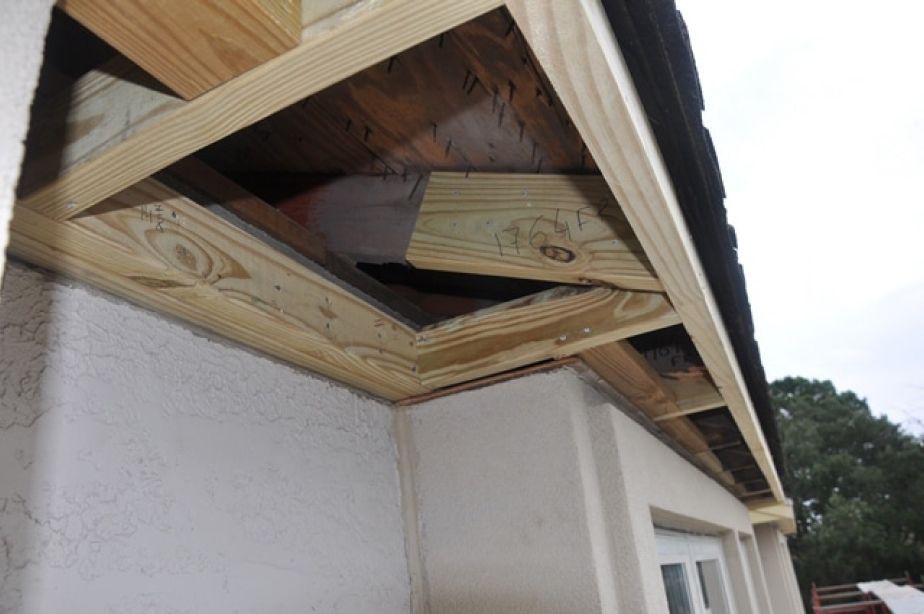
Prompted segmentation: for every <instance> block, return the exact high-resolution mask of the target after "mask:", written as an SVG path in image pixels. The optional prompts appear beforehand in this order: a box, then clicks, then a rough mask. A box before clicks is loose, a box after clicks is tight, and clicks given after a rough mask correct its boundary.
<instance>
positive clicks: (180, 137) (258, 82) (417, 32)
mask: <svg viewBox="0 0 924 614" xmlns="http://www.w3.org/2000/svg"><path fill="white" fill-rule="evenodd" d="M500 4H501V0H467V1H466V2H458V1H457V0H381V1H380V2H370V3H366V4H364V5H363V6H362V9H361V10H359V9H357V10H355V11H346V12H345V16H344V18H343V19H342V20H341V21H339V22H338V23H337V24H336V25H334V26H332V27H331V28H329V29H326V30H324V31H321V32H315V33H313V34H312V35H311V36H309V37H307V38H306V39H305V40H303V41H302V42H301V43H300V44H299V45H298V46H297V47H295V48H294V49H292V50H290V51H288V52H286V53H283V54H282V55H280V56H277V57H276V58H273V59H272V60H269V61H268V62H264V63H263V64H261V65H260V66H257V67H256V68H254V69H252V70H250V71H248V72H246V73H244V74H242V75H240V76H238V77H236V78H234V79H231V80H230V81H227V82H225V83H223V84H221V85H219V86H217V87H214V88H212V89H211V90H209V91H208V92H206V93H205V94H202V95H201V96H199V97H197V98H195V99H193V100H190V101H188V102H186V103H184V104H182V105H180V106H179V107H178V108H176V109H173V110H170V111H167V112H163V113H161V114H160V115H159V118H158V120H157V121H152V122H148V125H146V126H145V127H144V128H142V129H140V130H137V131H136V132H135V133H134V134H132V135H131V136H129V137H128V138H120V137H118V136H115V137H113V135H112V134H111V133H110V134H107V135H106V136H107V137H108V139H109V140H110V142H112V143H114V144H113V145H112V146H109V147H106V148H104V149H101V150H96V149H94V148H92V147H90V148H88V149H90V150H92V151H93V154H91V155H87V156H82V157H79V158H76V159H75V158H73V157H69V156H66V155H65V157H64V158H65V159H70V164H69V165H68V166H66V167H64V168H62V169H61V171H60V174H59V175H58V176H57V178H56V179H55V180H54V181H52V182H51V183H49V184H48V185H46V186H44V187H42V188H40V189H38V190H37V191H36V192H35V193H33V194H30V195H28V196H26V197H25V198H24V199H22V201H21V204H22V205H23V206H25V207H28V208H30V209H34V210H36V211H39V212H41V213H43V214H45V215H47V216H49V217H51V218H54V219H67V218H69V217H72V216H74V215H77V214H78V213H80V212H81V211H83V210H85V209H87V208H88V207H91V206H93V205H94V204H95V203H97V202H100V201H102V200H104V199H106V198H108V197H110V196H112V195H113V194H116V193H117V192H119V191H121V190H123V189H125V188H127V187H129V186H132V185H134V184H135V183H137V182H139V181H141V180H142V179H145V178H146V177H148V176H150V175H152V174H153V173H155V172H157V171H159V170H161V169H162V168H164V167H166V166H168V165H169V164H172V163H173V162H176V161H177V160H179V159H181V158H184V157H186V156H187V155H189V154H192V153H194V152H195V151H197V150H199V149H201V148H202V147H204V146H206V145H208V144H210V143H213V142H215V141H217V140H218V139H221V138H222V137H224V136H227V135H228V134H231V133H233V132H235V131H237V130H239V129H241V128H243V127H245V126H248V125H250V124H252V123H254V122H256V121H258V120H260V119H262V118H264V117H266V116H267V115H269V114H271V113H274V112H276V111H279V110H280V109H283V108H285V107H287V106H289V105H291V104H293V103H295V102H298V101H299V100H302V99H303V98H305V97H306V96H309V95H311V94H313V93H315V92H318V91H320V90H322V89H324V88H325V87H327V86H329V85H331V84H333V83H336V82H337V81H340V80H341V79H344V78H345V77H348V76H349V75H351V74H353V73H355V72H357V71H359V70H362V69H363V68H366V67H367V66H370V65H371V64H374V63H376V62H380V61H382V60H385V59H387V58H388V57H390V56H391V55H393V54H395V53H398V52H400V51H402V50H404V49H406V48H408V47H410V46H412V45H415V44H417V43H419V42H421V41H424V40H426V39H428V38H430V37H432V36H434V35H436V34H438V33H440V32H442V31H444V30H447V29H450V28H452V27H453V26H456V25H458V24H460V23H462V22H464V21H467V20H469V19H471V18H473V17H476V16H478V15H480V14H481V13H484V12H486V11H489V10H491V9H493V8H497V7H498V6H499V5H500ZM104 91H108V90H104ZM94 104H97V105H100V106H103V107H107V108H109V109H111V113H113V114H116V115H124V114H126V113H129V111H130V109H131V107H130V105H126V102H125V101H124V100H122V99H119V98H108V97H107V99H106V100H104V101H100V100H94ZM125 130H126V131H129V130H132V118H131V117H129V121H128V122H126V126H125ZM78 134H81V135H82V138H85V139H90V140H91V141H95V140H96V139H97V137H98V135H96V134H94V133H93V131H92V130H91V131H89V132H88V133H87V132H82V133H81V132H78ZM72 146H74V143H73V141H69V142H67V143H65V144H63V148H64V149H67V148H68V147H72Z"/></svg>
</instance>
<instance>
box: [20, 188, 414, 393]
mask: <svg viewBox="0 0 924 614" xmlns="http://www.w3.org/2000/svg"><path fill="white" fill-rule="evenodd" d="M11 231H12V232H11V243H10V246H11V250H12V253H13V254H15V255H17V256H19V257H22V258H24V259H26V260H29V261H30V262H33V263H36V264H39V265H41V266H44V267H47V268H49V269H52V270H55V271H59V272H61V273H64V274H67V275H70V276H73V277H76V278H78V279H81V280H84V281H88V282H90V283H92V284H94V285H96V286H99V287H101V288H103V289H105V290H108V291H110V292H113V293H114V294H117V295H119V296H121V297H123V298H126V299H128V300H130V301H133V302H135V303H138V304H140V305H144V306H146V307H150V308H152V309H155V310H157V311H160V312H162V313H166V314H169V315H173V316H176V317H179V318H181V319H184V320H186V321H188V322H192V323H194V324H197V325H199V326H202V327H203V328H206V329H208V330H211V331H214V332H216V333H218V334H221V335H224V336H226V337H228V338H230V339H233V340H235V341H238V342H241V343H244V344H246V345H248V346H250V347H253V348H256V349H258V350H260V351H263V352H266V353H267V354H270V355H272V356H276V357H278V358H281V359H283V360H287V361H290V362H292V363H294V364H296V365H299V366H302V367H306V368H309V369H312V370H314V371H317V372H318V373H321V374H323V375H326V376H328V377H331V378H333V379H336V380H338V381H341V382H344V383H347V384H351V385H353V386H356V387H358V388H361V389H363V390H366V391H368V392H371V393H373V394H376V395H379V396H381V397H384V398H386V399H391V400H396V399H400V398H404V397H407V396H409V395H413V394H420V393H422V392H425V391H426V390H427V388H424V387H423V386H421V385H420V383H419V381H418V379H417V377H416V374H415V373H414V369H415V362H416V351H415V340H414V333H413V331H411V330H410V329H409V328H407V327H406V326H404V325H403V324H401V323H400V322H397V321H395V320H394V319H392V318H390V317H388V316H386V315H385V314H383V313H381V312H379V311H377V310H376V309H374V308H372V307H371V306H370V305H368V304H366V303H365V302H363V301H362V300H360V299H358V298H356V297H354V296H352V295H351V294H349V293H347V292H346V291H344V290H343V289H341V288H340V287H338V286H337V285H335V284H334V283H332V282H330V281H328V280H326V279H323V278H321V277H319V276H318V275H317V274H314V273H312V272H310V271H308V270H307V269H305V268H304V267H303V266H301V265H299V264H298V263H296V262H294V261H292V260H291V259H289V258H288V257H286V256H284V255H282V254H280V253H278V252H275V251H273V250H271V249H268V248H267V247H266V246H265V245H264V244H263V243H261V242H260V241H258V240H256V239H255V238H253V237H251V236H250V235H248V234H246V233H245V232H243V231H241V230H239V229H238V228H236V227H234V226H232V225H230V224H228V223H227V222H225V221H223V220H221V219H220V218H218V217H216V216H215V215H214V214H212V213H210V212H209V211H207V210H206V209H204V208H203V207H200V206H199V205H197V204H196V203H194V202H192V201H190V200H188V199H186V198H183V197H180V196H178V195H177V194H176V193H175V192H173V191H172V190H169V189H167V188H165V187H164V186H162V185H160V184H159V183H157V182H155V181H153V180H147V181H144V182H142V183H141V184H139V185H137V186H135V187H133V188H130V189H128V190H125V191H124V192H122V193H120V194H119V195H117V196H115V197H113V198H111V199H109V200H108V201H106V202H105V203H102V204H100V206H99V207H97V208H96V209H94V211H93V215H83V216H81V217H79V218H77V219H74V220H71V221H68V222H57V221H54V220H50V219H48V218H46V217H44V216H41V215H40V214H37V213H36V212H34V211H31V210H29V209H25V208H22V207H18V208H17V210H16V214H15V217H14V220H13V224H12V227H11Z"/></svg>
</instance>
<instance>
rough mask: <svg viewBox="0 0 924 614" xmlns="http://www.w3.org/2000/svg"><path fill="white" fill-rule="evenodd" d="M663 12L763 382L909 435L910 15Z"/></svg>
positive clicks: (917, 182) (915, 345)
mask: <svg viewBox="0 0 924 614" xmlns="http://www.w3.org/2000/svg"><path fill="white" fill-rule="evenodd" d="M677 1H678V8H680V10H681V11H682V13H683V15H684V17H685V19H686V21H687V25H688V27H689V30H690V38H691V40H692V44H693V51H694V53H695V56H696V62H697V66H698V68H699V74H700V80H701V82H702V87H703V94H704V96H705V100H706V116H705V123H706V126H707V127H708V128H709V129H710V131H711V132H712V136H713V139H714V140H715V144H716V150H717V151H718V156H719V163H720V166H721V168H722V176H723V179H724V182H725V190H726V193H727V200H726V206H727V207H728V210H729V216H730V218H731V222H732V224H734V226H735V228H736V230H737V234H738V244H739V257H740V259H741V261H742V264H743V265H744V270H745V275H746V276H747V281H748V293H749V296H750V299H751V305H752V308H753V310H754V318H755V322H756V328H757V340H758V342H759V343H760V349H761V353H762V356H763V362H764V367H765V368H766V370H767V376H768V378H770V379H771V380H772V379H775V378H778V377H782V376H785V375H803V376H806V377H814V378H818V379H830V380H832V381H833V382H834V384H835V385H836V386H837V387H838V388H839V389H851V390H853V391H854V392H856V393H857V394H858V395H860V396H862V397H866V398H867V400H868V401H869V403H870V406H871V408H872V410H873V412H874V413H877V414H878V413H886V414H888V415H889V416H890V417H891V418H892V419H894V420H896V421H900V422H902V423H903V424H905V426H906V428H908V429H909V430H911V431H913V432H918V433H921V432H924V424H922V423H924V194H922V192H924V187H922V186H924V78H922V73H924V35H922V34H921V24H922V23H924V2H921V1H920V0H904V1H900V0H879V1H877V2H873V3H869V2H859V1H854V0H840V1H834V0H777V1H776V2H772V3H768V2H765V1H761V2H757V1H751V0H677Z"/></svg>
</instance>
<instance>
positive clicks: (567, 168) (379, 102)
mask: <svg viewBox="0 0 924 614" xmlns="http://www.w3.org/2000/svg"><path fill="white" fill-rule="evenodd" d="M205 155H206V156H207V159H208V161H209V162H210V163H211V164H213V165H215V166H216V168H219V169H221V170H223V171H226V172H235V173H239V172H255V171H256V172H267V171H288V172H298V173H311V174H336V175H354V174H397V175H404V174H405V173H408V174H412V173H419V172H421V171H431V170H470V171H495V172H513V171H517V172H531V173H532V172H537V171H543V172H545V171H548V172H572V173H573V172H592V171H594V170H595V166H594V165H593V159H592V158H591V156H590V155H589V154H587V151H586V149H585V148H584V146H583V142H582V141H581V138H580V136H579V135H578V133H577V130H575V128H574V126H573V125H572V124H571V122H570V120H569V119H568V117H567V113H565V112H564V109H563V108H562V105H561V103H560V102H559V101H558V98H557V96H556V95H555V92H554V90H553V89H552V88H551V87H550V86H549V85H548V82H547V80H546V79H545V78H544V76H543V75H542V71H541V68H539V66H538V63H536V62H535V60H534V59H533V56H532V52H531V51H530V50H529V47H528V45H526V43H525V41H523V38H522V36H521V35H520V34H519V32H518V31H517V29H516V26H515V24H513V23H512V22H511V20H510V17H509V15H507V14H506V13H505V12H504V11H502V10H497V11H492V12H490V13H487V14H485V15H482V16H481V17H479V18H477V19H475V20H473V21H470V22H467V23H464V24H461V25H459V26H458V27H456V28H455V29H453V30H451V31H449V32H446V33H445V34H444V35H440V36H438V37H435V38H433V39H431V40H428V41H425V42H424V43H422V44H420V45H418V46H416V47H413V48H410V49H408V50H406V51H404V52H402V53H400V54H398V55H396V56H394V57H391V58H389V59H388V60H387V61H384V62H381V63H380V64H376V65H374V66H370V67H369V68H368V69H366V70H364V71H362V72H361V73H358V74H356V75H354V76H352V77H350V78H349V79H346V80H345V81H343V82H341V83H338V84H336V85H333V86H331V87H330V88H327V89H326V90H324V91H322V92H319V93H317V94H315V95H313V96H312V97H311V98H309V99H307V100H305V101H303V102H301V103H299V104H297V105H293V106H291V107H289V108H287V109H285V110H284V111H282V112H280V113H278V114H276V115H274V116H272V117H269V118H267V119H266V120H264V121H261V122H259V123H258V124H255V125H254V126H252V127H251V128H249V129H247V130H244V131H242V132H241V133H239V134H237V135H234V136H233V137H232V138H230V139H229V140H227V141H225V142H222V143H220V144H218V145H216V146H215V147H214V148H211V149H210V150H209V151H208V152H206V153H205Z"/></svg>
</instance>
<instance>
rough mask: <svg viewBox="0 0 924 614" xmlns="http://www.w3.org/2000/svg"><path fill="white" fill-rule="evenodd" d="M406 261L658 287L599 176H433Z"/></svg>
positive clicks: (472, 270)
mask: <svg viewBox="0 0 924 614" xmlns="http://www.w3.org/2000/svg"><path fill="white" fill-rule="evenodd" d="M407 260H408V262H410V263H411V264H413V265H414V266H415V267H417V268H420V269H430V270H438V271H452V272H456V273H477V274H481V275H498V276H503V277H521V278H526V279H540V280H546V281H558V282H562V283H572V284H589V283H601V284H607V285H612V286H617V287H620V288H625V289H629V290H652V291H658V290H660V289H661V284H660V283H658V280H657V279H656V277H655V276H654V273H653V272H652V270H651V265H650V264H649V263H648V259H647V258H646V257H645V254H644V252H642V248H641V246H640V245H639V243H638V241H637V240H636V238H635V234H634V233H633V232H632V229H631V228H630V227H629V223H628V222H627V221H626V218H625V217H624V216H623V214H622V212H621V211H620V209H619V205H618V204H617V202H616V200H615V199H614V198H613V196H612V193H611V192H610V189H609V186H607V185H606V182H605V181H604V180H603V178H602V177H594V176H578V175H534V174H503V173H471V174H468V173H433V174H431V176H430V182H429V184H428V185H427V190H426V192H425V193H424V197H423V202H422V203H421V207H420V213H419V215H418V217H417V223H416V225H415V227H414V234H413V236H412V237H411V243H410V245H409V246H408V250H407Z"/></svg>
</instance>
